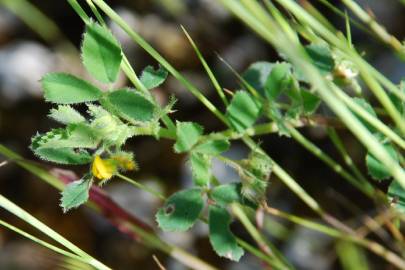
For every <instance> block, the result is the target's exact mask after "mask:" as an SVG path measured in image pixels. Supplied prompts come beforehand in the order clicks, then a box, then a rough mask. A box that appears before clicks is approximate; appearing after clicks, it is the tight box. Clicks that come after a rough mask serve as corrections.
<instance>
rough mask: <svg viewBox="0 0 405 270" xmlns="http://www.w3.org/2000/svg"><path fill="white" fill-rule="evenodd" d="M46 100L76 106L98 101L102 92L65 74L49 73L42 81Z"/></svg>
mask: <svg viewBox="0 0 405 270" xmlns="http://www.w3.org/2000/svg"><path fill="white" fill-rule="evenodd" d="M41 83H42V88H43V89H44V96H45V100H46V101H49V102H53V103H59V104H74V103H82V102H89V101H96V100H98V99H99V98H100V97H101V95H102V92H101V90H100V89H98V88H97V87H95V86H94V85H92V84H90V83H89V82H87V81H84V80H82V79H79V78H77V77H75V76H73V75H70V74H65V73H48V74H46V75H45V76H44V77H43V78H42V80H41Z"/></svg>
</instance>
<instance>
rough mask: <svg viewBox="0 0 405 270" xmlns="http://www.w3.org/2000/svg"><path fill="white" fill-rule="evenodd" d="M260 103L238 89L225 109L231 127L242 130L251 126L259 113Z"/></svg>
mask: <svg viewBox="0 0 405 270" xmlns="http://www.w3.org/2000/svg"><path fill="white" fill-rule="evenodd" d="M260 110H261V104H260V103H258V102H256V101H255V100H254V99H253V98H252V96H251V95H250V94H249V93H247V92H245V91H238V92H236V94H235V95H234V96H233V98H232V101H231V104H229V106H228V108H227V109H226V116H227V118H228V119H229V122H230V123H231V125H232V127H233V128H234V129H235V130H236V131H238V132H242V131H244V130H245V129H247V128H249V127H251V126H252V125H253V124H254V123H255V122H256V120H257V118H258V117H259V115H260Z"/></svg>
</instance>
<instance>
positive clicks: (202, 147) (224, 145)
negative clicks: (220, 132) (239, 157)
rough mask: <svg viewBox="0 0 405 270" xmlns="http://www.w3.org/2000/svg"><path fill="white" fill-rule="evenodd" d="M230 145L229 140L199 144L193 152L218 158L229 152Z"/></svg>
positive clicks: (208, 141) (214, 140)
mask: <svg viewBox="0 0 405 270" xmlns="http://www.w3.org/2000/svg"><path fill="white" fill-rule="evenodd" d="M230 145H231V144H230V143H229V141H228V140H216V139H213V140H207V141H205V142H202V143H201V144H198V145H197V146H196V147H194V149H193V151H195V152H198V153H202V154H206V155H212V156H217V155H219V154H221V153H223V152H225V151H227V150H228V149H229V146H230Z"/></svg>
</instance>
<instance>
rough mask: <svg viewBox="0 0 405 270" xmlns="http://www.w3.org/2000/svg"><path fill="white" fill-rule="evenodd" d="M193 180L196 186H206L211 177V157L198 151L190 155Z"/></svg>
mask: <svg viewBox="0 0 405 270" xmlns="http://www.w3.org/2000/svg"><path fill="white" fill-rule="evenodd" d="M190 165H191V172H192V175H193V181H194V183H195V184H196V185H197V186H208V184H209V182H210V179H211V176H212V174H211V157H210V156H208V155H204V154H201V153H198V152H194V151H193V152H192V153H191V155H190Z"/></svg>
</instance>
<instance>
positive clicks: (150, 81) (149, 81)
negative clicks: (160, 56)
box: [140, 66, 168, 89]
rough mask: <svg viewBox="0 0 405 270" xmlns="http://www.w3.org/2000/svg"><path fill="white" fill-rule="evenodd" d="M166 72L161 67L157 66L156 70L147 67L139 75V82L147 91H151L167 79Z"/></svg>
mask: <svg viewBox="0 0 405 270" xmlns="http://www.w3.org/2000/svg"><path fill="white" fill-rule="evenodd" d="M167 75H168V72H167V70H166V69H164V68H163V67H161V66H159V68H158V69H157V70H155V69H153V67H152V66H147V67H146V68H145V69H144V70H143V71H142V75H141V78H140V80H141V82H142V84H143V85H144V86H145V87H146V88H147V89H153V88H156V87H158V86H159V85H161V84H162V83H163V82H164V81H165V80H166V78H167Z"/></svg>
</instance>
